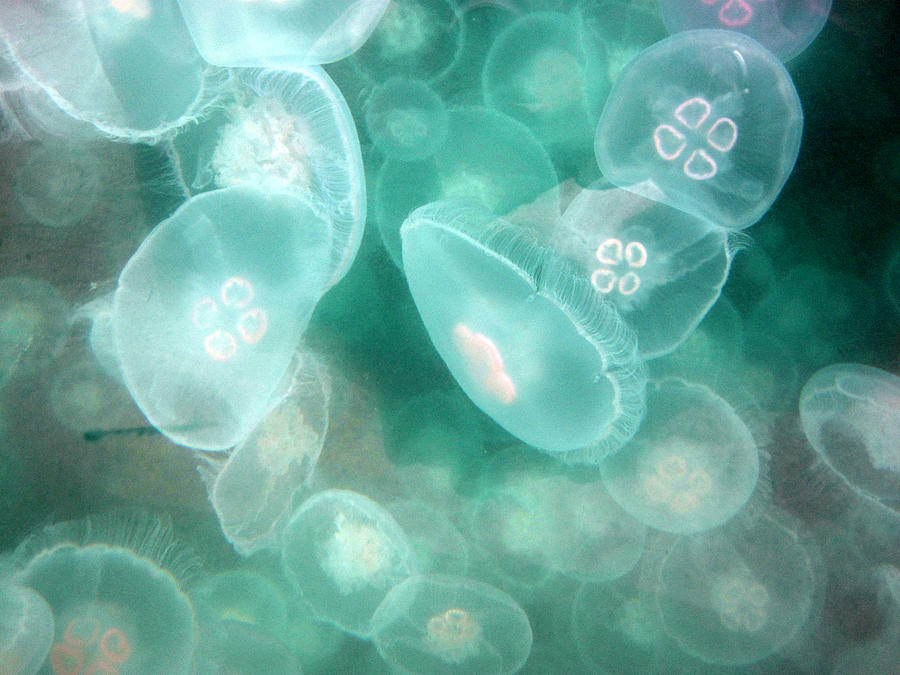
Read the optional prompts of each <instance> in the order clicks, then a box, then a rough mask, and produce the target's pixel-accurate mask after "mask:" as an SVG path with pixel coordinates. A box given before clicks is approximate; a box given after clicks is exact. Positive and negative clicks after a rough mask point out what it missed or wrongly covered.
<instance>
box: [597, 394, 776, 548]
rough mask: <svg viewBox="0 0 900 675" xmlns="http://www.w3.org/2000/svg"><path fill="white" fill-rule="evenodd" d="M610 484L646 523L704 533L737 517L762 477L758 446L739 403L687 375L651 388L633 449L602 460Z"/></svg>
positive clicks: (616, 496) (623, 503)
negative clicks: (736, 405)
mask: <svg viewBox="0 0 900 675" xmlns="http://www.w3.org/2000/svg"><path fill="white" fill-rule="evenodd" d="M600 473H601V476H602V477H603V483H604V485H606V488H607V489H608V490H609V493H610V495H612V497H613V499H615V500H616V501H617V502H618V503H619V505H620V506H621V507H622V508H623V509H625V510H626V511H627V512H628V513H630V514H631V515H632V516H634V517H635V518H637V519H638V520H639V521H641V522H642V523H644V524H646V525H649V526H650V527H655V528H656V529H658V530H664V531H666V532H676V533H690V532H703V531H704V530H708V529H710V528H713V527H716V526H718V525H721V524H722V523H724V522H727V521H728V520H729V519H731V518H732V517H733V516H734V515H735V514H736V513H737V512H738V511H739V510H740V509H741V507H742V506H744V504H745V503H746V502H747V500H748V499H749V498H750V495H751V494H752V493H753V490H754V488H755V487H756V482H757V479H758V477H759V452H758V450H757V448H756V442H755V441H754V440H753V436H751V435H750V431H749V430H748V429H747V427H746V426H745V425H744V423H743V422H742V421H741V419H740V418H739V417H738V416H737V414H736V413H735V412H734V409H733V408H732V407H731V406H730V405H729V404H728V403H727V402H726V401H725V400H724V399H722V398H719V396H717V395H716V394H715V393H713V391H712V390H710V389H708V388H707V387H705V386H703V385H699V384H691V383H688V382H684V381H682V380H674V379H673V380H661V381H659V382H656V383H654V384H653V385H652V386H650V387H648V391H647V418H646V419H645V420H644V422H643V424H642V425H641V428H640V429H639V430H638V433H637V434H636V435H635V437H634V439H632V441H631V443H629V445H628V449H627V451H626V452H621V453H619V454H617V455H615V456H613V457H610V458H609V459H607V460H606V461H604V462H603V463H602V464H601V465H600Z"/></svg>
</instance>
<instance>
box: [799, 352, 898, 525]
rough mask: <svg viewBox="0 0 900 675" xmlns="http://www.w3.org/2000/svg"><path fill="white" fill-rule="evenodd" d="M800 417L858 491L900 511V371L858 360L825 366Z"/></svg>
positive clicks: (808, 387)
mask: <svg viewBox="0 0 900 675" xmlns="http://www.w3.org/2000/svg"><path fill="white" fill-rule="evenodd" d="M800 420H801V422H802V424H803V431H804V432H806V437H807V438H808V439H809V442H810V444H811V445H812V446H813V448H815V450H816V452H818V453H819V456H820V457H821V458H822V460H823V461H824V462H825V464H826V465H827V466H828V467H829V468H830V469H831V470H832V471H834V472H835V473H836V474H837V475H838V476H839V477H840V478H841V480H843V481H844V483H846V484H847V486H848V487H849V488H850V490H852V491H853V493H854V494H855V495H857V496H858V497H860V498H862V499H864V500H866V501H867V502H869V503H873V504H876V505H879V506H881V507H884V508H885V509H887V510H889V511H892V512H893V513H894V514H898V513H900V377H897V376H896V375H892V374H891V373H888V372H885V371H883V370H879V369H878V368H872V367H871V366H864V365H862V364H858V363H841V364H836V365H832V366H827V367H825V368H822V369H821V370H819V371H818V372H816V373H815V374H814V375H813V376H812V377H811V378H809V381H808V382H807V383H806V384H805V385H804V386H803V391H802V392H801V393H800Z"/></svg>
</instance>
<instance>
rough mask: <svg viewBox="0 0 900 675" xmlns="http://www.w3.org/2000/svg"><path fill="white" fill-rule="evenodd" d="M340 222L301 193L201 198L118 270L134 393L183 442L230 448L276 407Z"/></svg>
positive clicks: (116, 313)
mask: <svg viewBox="0 0 900 675" xmlns="http://www.w3.org/2000/svg"><path fill="white" fill-rule="evenodd" d="M330 252H331V227H330V222H329V221H328V220H327V219H326V218H325V217H323V216H322V215H321V214H320V213H319V212H318V210H316V209H314V208H313V207H311V206H310V204H309V203H307V202H305V201H303V200H301V199H299V198H298V197H296V196H294V195H291V194H285V193H281V194H277V193H276V194H267V193H263V192H260V191H258V190H256V189H252V188H249V187H235V188H228V189H225V190H217V191H214V192H209V193H206V194H202V195H198V196H197V197H193V198H191V199H190V200H188V201H187V202H186V203H185V204H183V205H182V206H181V207H180V208H179V209H178V210H177V211H176V212H175V213H174V214H173V215H172V216H171V217H170V218H168V219H167V220H165V221H163V222H162V223H160V224H159V225H158V226H157V227H156V229H154V230H153V231H152V232H151V233H150V235H149V236H148V237H147V238H146V239H145V240H144V242H143V243H142V244H141V246H140V248H138V250H137V252H136V253H135V254H134V255H133V256H132V258H131V260H129V262H128V264H127V265H126V266H125V269H124V270H122V274H121V275H120V277H119V285H118V289H117V290H116V294H115V300H114V307H113V330H114V336H115V343H116V348H117V351H118V354H119V361H120V363H121V367H122V373H123V376H124V379H125V383H126V385H127V386H128V390H129V391H130V392H131V395H132V397H133V398H134V400H135V401H136V402H137V404H138V406H139V407H140V408H141V411H142V412H143V413H144V414H145V415H146V416H147V419H148V420H149V421H150V423H151V424H153V425H154V426H155V427H157V428H158V429H159V430H160V431H162V432H163V433H164V434H166V435H167V436H168V437H169V438H171V439H172V440H173V441H175V442H176V443H180V444H182V445H187V446H189V447H193V448H201V449H207V450H221V449H225V448H228V447H231V446H233V445H235V444H237V443H238V442H240V441H241V440H243V439H244V438H245V437H246V436H247V435H248V434H249V433H250V431H252V430H253V428H254V427H255V426H256V425H257V423H258V422H259V421H260V420H261V419H262V417H263V416H264V415H265V413H266V412H267V410H268V408H269V406H270V405H271V401H270V398H271V397H272V395H273V394H274V393H275V390H276V388H277V387H278V385H279V383H280V382H281V381H282V377H283V375H284V374H285V372H286V370H287V368H288V366H289V364H290V362H291V359H292V357H293V355H294V350H295V349H296V347H297V344H298V342H299V340H300V336H301V335H302V334H303V331H304V329H305V327H306V323H307V322H308V321H309V317H310V315H311V314H312V311H313V308H314V307H315V304H316V302H317V301H318V299H319V297H320V296H321V294H322V292H323V290H324V288H325V285H326V283H327V280H328V274H329V272H330V266H329V259H330Z"/></svg>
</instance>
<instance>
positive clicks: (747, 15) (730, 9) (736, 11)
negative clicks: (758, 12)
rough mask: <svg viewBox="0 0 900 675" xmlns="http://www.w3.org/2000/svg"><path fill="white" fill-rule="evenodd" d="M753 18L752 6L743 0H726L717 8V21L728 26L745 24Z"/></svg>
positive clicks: (733, 26) (738, 26) (736, 26)
mask: <svg viewBox="0 0 900 675" xmlns="http://www.w3.org/2000/svg"><path fill="white" fill-rule="evenodd" d="M752 19H753V8H752V7H750V5H748V4H747V3H746V2H745V1H744V0H728V1H727V2H726V3H725V4H724V5H722V8H721V9H720V10H719V21H720V22H721V23H722V25H723V26H728V27H729V28H740V27H741V26H746V25H747V24H748V23H750V21H751V20H752Z"/></svg>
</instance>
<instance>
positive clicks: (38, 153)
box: [13, 143, 104, 227]
mask: <svg viewBox="0 0 900 675" xmlns="http://www.w3.org/2000/svg"><path fill="white" fill-rule="evenodd" d="M103 180H104V177H103V170H102V165H101V163H100V161H99V160H98V158H97V157H96V156H95V155H94V153H93V152H91V151H90V150H89V149H87V148H84V147H78V146H75V145H70V144H63V143H52V144H45V143H41V144H38V145H34V146H31V147H30V149H29V150H28V151H27V154H26V157H25V160H24V162H23V163H22V164H21V165H20V166H18V167H16V171H15V176H14V178H13V186H14V188H15V194H16V198H17V199H18V200H19V203H20V204H21V205H22V208H24V209H25V211H26V212H27V213H28V215H29V216H31V217H32V218H34V219H35V220H36V221H37V222H38V223H40V224H41V225H44V226H46V227H68V226H70V225H74V224H76V223H78V222H79V221H81V220H83V219H84V218H85V216H87V215H88V214H89V213H90V212H91V211H92V210H93V208H94V206H95V205H96V203H97V199H98V198H99V197H100V195H101V193H102V187H103Z"/></svg>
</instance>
